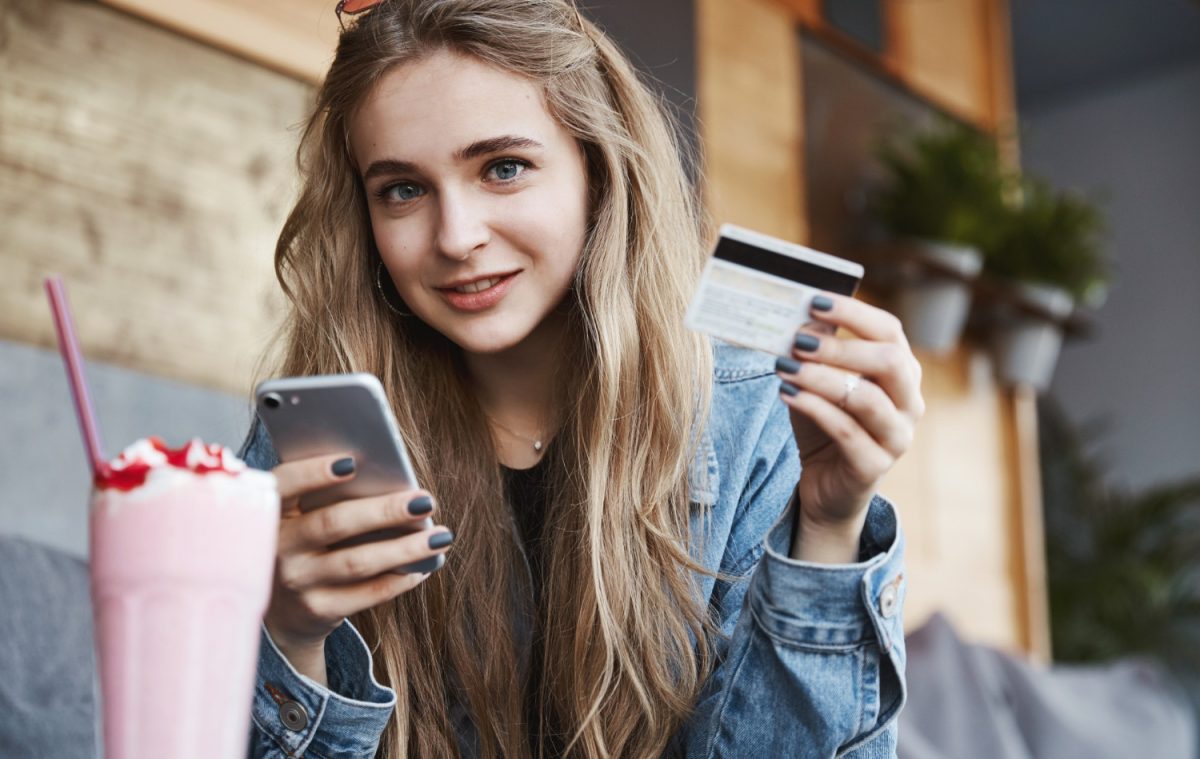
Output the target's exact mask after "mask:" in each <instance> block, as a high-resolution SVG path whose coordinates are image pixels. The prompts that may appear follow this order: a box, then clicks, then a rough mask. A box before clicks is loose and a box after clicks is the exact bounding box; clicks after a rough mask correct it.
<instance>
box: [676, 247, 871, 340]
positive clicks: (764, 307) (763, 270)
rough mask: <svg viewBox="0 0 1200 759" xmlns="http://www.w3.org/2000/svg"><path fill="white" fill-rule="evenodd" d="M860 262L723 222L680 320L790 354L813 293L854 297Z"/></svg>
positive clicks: (723, 336) (722, 336) (721, 336)
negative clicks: (690, 299)
mask: <svg viewBox="0 0 1200 759" xmlns="http://www.w3.org/2000/svg"><path fill="white" fill-rule="evenodd" d="M862 277H863V267H862V265H861V264H857V263H854V262H852V261H847V260H845V259H842V258H837V257H835V256H831V255H828V254H826V253H821V252H819V251H816V250H812V249H811V248H806V247H804V246H802V245H796V244H794V243H789V242H786V241H784V240H780V239H777V238H774V237H770V236H768V235H764V234H761V233H758V232H753V231H751V230H748V229H743V228H741V227H735V226H733V225H730V224H726V225H724V226H722V227H721V236H720V238H719V239H718V241H717V245H716V247H715V248H714V250H713V257H712V258H710V259H709V261H708V263H707V264H706V265H705V267H704V273H703V275H702V276H701V278H700V283H699V286H698V287H697V288H696V294H695V295H694V296H693V297H692V302H691V305H690V306H689V307H688V312H687V316H686V317H685V320H684V324H685V325H686V326H687V327H688V328H690V329H694V330H697V331H700V332H705V333H707V334H709V335H712V336H713V337H716V338H719V339H721V340H725V341H726V342H730V343H734V344H736V345H742V346H745V347H747V348H753V349H755V350H760V351H765V352H767V353H771V354H774V355H786V354H789V353H791V348H792V341H793V339H794V338H795V336H796V331H797V330H798V329H799V328H800V327H801V326H802V325H803V324H805V323H806V322H808V321H809V320H810V315H809V308H810V306H811V304H812V299H813V296H814V295H817V294H818V293H820V292H826V291H828V292H834V293H839V294H842V295H853V294H854V293H855V291H856V290H857V289H858V284H859V282H860V281H861V280H862Z"/></svg>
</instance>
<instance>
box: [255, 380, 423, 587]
mask: <svg viewBox="0 0 1200 759" xmlns="http://www.w3.org/2000/svg"><path fill="white" fill-rule="evenodd" d="M255 398H256V401H257V411H258V417H259V419H261V420H262V423H263V425H264V426H265V427H266V428H267V433H268V434H269V435H270V436H271V442H272V443H273V444H274V446H275V451H276V453H278V454H279V460H280V461H297V460H299V459H305V458H311V457H313V456H326V455H330V454H335V453H346V454H347V455H350V456H353V457H354V464H355V471H356V474H355V476H354V477H353V478H352V479H350V480H347V481H345V482H339V483H337V484H335V485H332V486H330V487H328V488H324V489H322V490H319V491H317V492H315V493H309V494H308V495H306V496H303V497H302V498H301V499H300V509H301V510H302V511H309V510H311V509H318V508H321V507H322V506H328V505H329V504H332V503H337V502H339V501H345V500H348V499H351V498H367V497H370V496H376V495H383V494H384V493H391V492H395V491H397V490H412V489H414V488H416V487H418V486H417V477H416V475H415V474H413V469H412V463H411V462H410V461H409V459H408V451H407V450H406V449H405V447H404V441H403V439H401V437H400V430H399V428H398V427H397V425H396V419H395V417H394V416H393V415H392V409H391V406H390V405H389V404H388V401H387V395H386V394H385V393H384V392H383V385H382V384H380V382H379V380H378V379H377V378H376V377H375V375H373V374H367V373H365V372H359V373H356V374H327V375H318V376H313V377H283V378H280V379H273V380H268V381H266V382H263V383H262V384H260V385H259V386H258V388H257V389H256V390H255ZM432 525H433V520H431V519H428V518H426V519H425V520H424V521H423V522H421V523H419V528H420V529H425V528H428V527H430V526H432ZM405 532H406V531H405V530H404V529H402V528H392V529H387V530H376V531H374V532H370V533H366V534H364V535H361V536H358V537H356V538H353V539H351V540H347V541H343V542H340V543H337V544H335V545H333V546H330V548H342V547H345V546H350V545H359V544H361V543H367V542H370V541H373V540H385V539H388V538H395V537H399V536H401V535H404V534H405ZM444 561H445V559H444V557H443V556H442V555H440V554H439V555H437V556H432V557H430V558H428V559H423V560H421V561H419V562H414V563H412V564H406V565H404V566H402V567H397V568H396V570H395V571H397V572H408V573H411V572H432V571H434V570H437V569H440V568H441V566H442V564H443V563H444Z"/></svg>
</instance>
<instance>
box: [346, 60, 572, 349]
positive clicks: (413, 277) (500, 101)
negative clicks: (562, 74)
mask: <svg viewBox="0 0 1200 759" xmlns="http://www.w3.org/2000/svg"><path fill="white" fill-rule="evenodd" d="M350 142H351V148H352V150H353V152H354V157H355V159H356V162H357V165H358V170H359V173H360V177H361V178H362V181H363V184H364V187H365V188H366V194H367V198H368V204H369V208H370V213H371V226H372V227H373V229H374V234H375V242H376V244H377V245H378V247H379V253H380V255H381V256H382V258H383V262H384V265H385V266H386V267H387V270H388V272H389V273H390V274H391V277H392V281H393V282H395V284H396V289H397V291H398V292H399V293H400V296H401V297H402V298H404V302H405V303H406V304H408V306H409V308H411V309H412V311H413V313H415V314H416V315H417V316H418V317H420V318H421V319H422V320H423V321H424V322H425V323H427V324H429V325H430V326H432V327H434V328H435V329H437V330H438V331H439V332H441V333H442V334H443V335H445V336H446V337H448V338H449V339H450V340H452V341H454V342H455V343H456V344H457V345H459V346H460V347H461V348H462V349H463V350H464V351H467V352H470V353H480V354H483V353H496V352H500V351H504V350H507V349H509V348H512V347H514V346H516V345H518V344H519V343H521V342H522V341H523V340H525V338H526V337H528V336H529V335H530V334H531V333H532V332H533V331H534V330H535V329H536V328H537V327H538V326H539V325H541V324H542V323H543V322H544V321H546V320H547V317H548V316H550V315H551V313H552V312H553V311H554V309H555V307H556V306H557V305H558V304H559V303H560V302H561V301H562V300H563V298H564V296H565V295H566V294H567V290H568V288H569V287H570V285H571V281H572V278H573V277H574V275H575V270H576V269H577V267H578V266H579V258H580V254H581V252H582V249H583V243H584V237H585V234H586V227H587V215H588V207H587V196H588V188H587V170H586V164H585V160H584V155H583V150H582V149H581V148H580V146H579V144H578V143H577V142H576V141H575V139H574V138H573V137H572V136H571V135H570V134H568V133H567V131H566V130H565V129H564V128H563V127H562V126H561V125H560V124H559V123H558V122H557V121H555V120H554V119H553V118H552V117H551V116H550V114H549V113H548V112H547V110H546V107H545V105H544V102H543V97H542V93H541V90H540V89H539V87H538V86H537V85H536V84H534V83H533V82H532V81H531V80H528V79H525V78H523V77H520V76H517V75H514V74H511V73H508V72H504V71H501V70H499V69H496V68H493V67H491V66H489V65H487V64H485V63H482V62H480V61H479V60H477V59H475V58H470V57H466V56H463V55H458V54H455V53H451V52H437V53H434V54H432V55H430V56H428V57H427V58H424V59H422V60H420V61H417V62H414V63H410V64H406V65H403V66H400V67H397V68H395V69H393V70H392V71H390V72H389V73H388V74H386V75H385V76H384V77H383V78H382V79H381V80H380V81H379V83H378V84H377V85H376V86H375V88H374V89H373V90H372V92H371V94H370V95H369V96H368V98H367V99H366V101H365V102H364V103H363V105H362V107H361V108H360V109H359V110H358V112H357V113H355V115H354V117H353V119H352V120H351V122H350Z"/></svg>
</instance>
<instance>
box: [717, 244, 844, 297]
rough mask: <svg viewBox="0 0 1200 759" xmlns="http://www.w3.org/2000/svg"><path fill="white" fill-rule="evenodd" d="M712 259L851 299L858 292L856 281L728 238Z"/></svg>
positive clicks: (820, 267)
mask: <svg viewBox="0 0 1200 759" xmlns="http://www.w3.org/2000/svg"><path fill="white" fill-rule="evenodd" d="M713 257H714V258H719V259H721V260H722V261H729V262H730V263H735V264H738V265H740V266H745V267H748V268H750V269H756V270H758V271H761V272H764V273H766V274H773V275H775V276H776V277H783V278H784V279H790V280H791V281H793V282H799V283H801V284H804V285H808V286H809V287H815V288H817V289H818V290H828V291H829V292H832V293H837V294H839V295H853V294H854V291H855V290H857V289H858V277H855V276H853V275H850V274H845V273H843V272H840V271H834V270H832V269H826V268H825V267H824V266H818V265H816V264H812V263H809V262H808V261H801V260H800V259H798V258H792V257H791V256H788V255H784V254H783V253H776V252H774V251H771V250H766V249H764V248H760V247H757V246H755V245H747V244H746V243H744V242H741V241H738V240H732V239H730V238H728V237H722V238H721V240H720V242H718V243H717V249H716V251H715V252H714V253H713Z"/></svg>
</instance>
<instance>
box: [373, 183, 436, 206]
mask: <svg viewBox="0 0 1200 759" xmlns="http://www.w3.org/2000/svg"><path fill="white" fill-rule="evenodd" d="M376 194H377V195H378V196H379V197H380V199H382V200H394V201H398V202H401V203H404V202H407V201H410V200H415V199H416V198H419V197H421V196H422V195H424V194H425V191H424V190H423V189H421V188H420V187H418V186H417V185H415V184H412V183H409V182H400V183H398V184H392V185H388V186H387V187H384V188H382V189H380V190H379V192H378V193H376Z"/></svg>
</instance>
